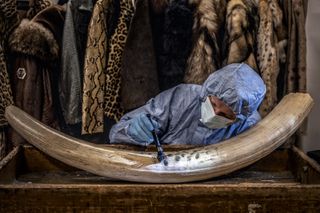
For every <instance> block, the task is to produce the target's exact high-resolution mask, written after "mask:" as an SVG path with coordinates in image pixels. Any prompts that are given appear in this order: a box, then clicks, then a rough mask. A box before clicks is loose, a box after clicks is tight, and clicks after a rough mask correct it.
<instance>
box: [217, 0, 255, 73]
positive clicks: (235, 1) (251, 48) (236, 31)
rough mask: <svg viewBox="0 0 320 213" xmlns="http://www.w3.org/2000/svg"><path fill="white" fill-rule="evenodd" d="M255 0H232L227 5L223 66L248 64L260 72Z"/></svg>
mask: <svg viewBox="0 0 320 213" xmlns="http://www.w3.org/2000/svg"><path fill="white" fill-rule="evenodd" d="M257 10H258V8H257V4H256V2H255V0H230V1H229V2H228V5H227V12H226V27H225V31H226V33H225V36H224V43H223V52H224V53H223V55H224V62H223V65H227V64H231V63H241V62H244V63H247V64H248V65H249V66H251V67H252V68H253V69H255V70H256V71H258V67H257V62H256V33H257V31H258V26H259V18H258V14H257Z"/></svg>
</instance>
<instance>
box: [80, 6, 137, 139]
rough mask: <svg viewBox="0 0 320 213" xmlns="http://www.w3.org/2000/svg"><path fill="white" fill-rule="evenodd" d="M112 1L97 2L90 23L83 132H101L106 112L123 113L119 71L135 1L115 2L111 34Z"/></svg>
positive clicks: (116, 115)
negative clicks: (115, 16) (109, 21)
mask: <svg viewBox="0 0 320 213" xmlns="http://www.w3.org/2000/svg"><path fill="white" fill-rule="evenodd" d="M112 2H113V1H111V0H100V1H97V3H96V4H95V7H94V9H93V15H92V17H93V18H92V19H91V21H90V24H89V31H88V42H87V50H86V56H85V63H84V82H83V103H82V134H93V133H101V132H103V131H104V116H105V115H106V116H107V117H108V118H110V119H113V120H116V121H118V120H119V119H120V118H121V116H122V115H123V112H124V111H123V109H122V107H121V104H120V87H121V75H120V72H121V63H122V54H123V49H124V47H125V43H126V39H127V34H128V29H129V26H130V23H131V19H132V17H133V13H134V5H133V4H132V3H133V2H134V1H132V0H121V1H120V2H118V3H120V11H119V16H118V18H117V22H116V23H117V24H116V27H115V29H114V32H113V33H112V34H111V33H110V32H111V30H110V25H109V24H108V23H107V22H108V20H109V19H110V16H112V14H111V13H112V9H111V8H110V7H112V4H111V3H112ZM114 2H116V1H114ZM110 34H111V36H110V37H109V36H108V35H110Z"/></svg>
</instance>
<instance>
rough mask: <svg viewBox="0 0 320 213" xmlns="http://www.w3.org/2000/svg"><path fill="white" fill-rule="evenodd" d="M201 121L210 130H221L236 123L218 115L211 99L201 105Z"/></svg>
mask: <svg viewBox="0 0 320 213" xmlns="http://www.w3.org/2000/svg"><path fill="white" fill-rule="evenodd" d="M200 121H201V122H202V123H203V124H204V125H205V126H207V127H208V128H210V129H220V128H224V127H226V126H229V125H230V124H232V123H233V122H234V120H230V119H228V118H226V117H223V116H220V115H216V113H215V112H214V109H213V107H212V104H211V102H210V99H209V97H207V98H206V101H205V102H202V103H201V119H200Z"/></svg>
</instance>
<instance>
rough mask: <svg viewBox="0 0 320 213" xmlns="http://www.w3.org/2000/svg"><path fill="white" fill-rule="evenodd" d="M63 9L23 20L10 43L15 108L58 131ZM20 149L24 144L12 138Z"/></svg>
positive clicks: (44, 12)
mask: <svg viewBox="0 0 320 213" xmlns="http://www.w3.org/2000/svg"><path fill="white" fill-rule="evenodd" d="M64 13H65V12H64V9H63V8H62V7H60V6H52V7H48V8H47V9H45V10H43V11H41V12H40V13H38V15H36V16H35V17H34V18H33V19H32V20H30V21H29V20H27V19H24V20H23V21H22V22H21V24H20V25H19V27H18V28H16V29H15V31H14V32H13V34H12V36H11V37H10V39H9V45H10V49H11V52H12V58H13V63H12V71H11V79H12V82H14V84H13V86H12V87H13V95H14V101H15V104H16V105H17V106H18V107H20V108H21V109H23V110H24V111H26V112H27V113H29V114H30V115H31V116H34V117H35V118H37V119H38V120H40V121H41V122H43V123H45V124H47V125H49V126H51V127H53V128H56V129H59V122H58V117H59V116H58V114H57V111H58V107H59V105H58V98H57V97H58V95H57V94H58V92H57V87H58V85H57V82H58V79H57V74H58V73H57V72H58V70H59V66H57V67H56V65H57V64H59V60H58V59H59V49H60V45H61V39H62V29H63V23H64ZM12 137H13V138H12V141H13V142H14V143H15V144H16V145H17V144H19V143H22V142H23V141H24V140H23V139H22V138H21V137H19V136H17V135H15V134H13V136H12Z"/></svg>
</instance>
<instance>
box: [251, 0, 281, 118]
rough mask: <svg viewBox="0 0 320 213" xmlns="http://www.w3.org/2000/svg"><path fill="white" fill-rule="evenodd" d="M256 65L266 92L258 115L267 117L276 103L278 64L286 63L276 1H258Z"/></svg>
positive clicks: (278, 6)
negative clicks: (258, 23) (258, 18)
mask: <svg viewBox="0 0 320 213" xmlns="http://www.w3.org/2000/svg"><path fill="white" fill-rule="evenodd" d="M259 17H260V25H259V31H258V55H257V56H258V64H259V69H260V74H261V77H262V79H263V80H264V82H265V84H266V87H267V92H266V96H265V99H264V101H263V102H262V104H261V106H260V109H259V111H260V114H261V115H262V116H265V115H267V114H268V113H269V112H270V111H271V110H272V109H273V108H274V107H275V105H276V104H277V103H278V96H277V94H278V87H277V82H278V81H277V80H278V75H279V72H280V63H285V61H286V46H287V38H286V31H285V29H284V24H283V13H282V9H281V8H280V5H279V4H278V1H277V0H260V1H259Z"/></svg>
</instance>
